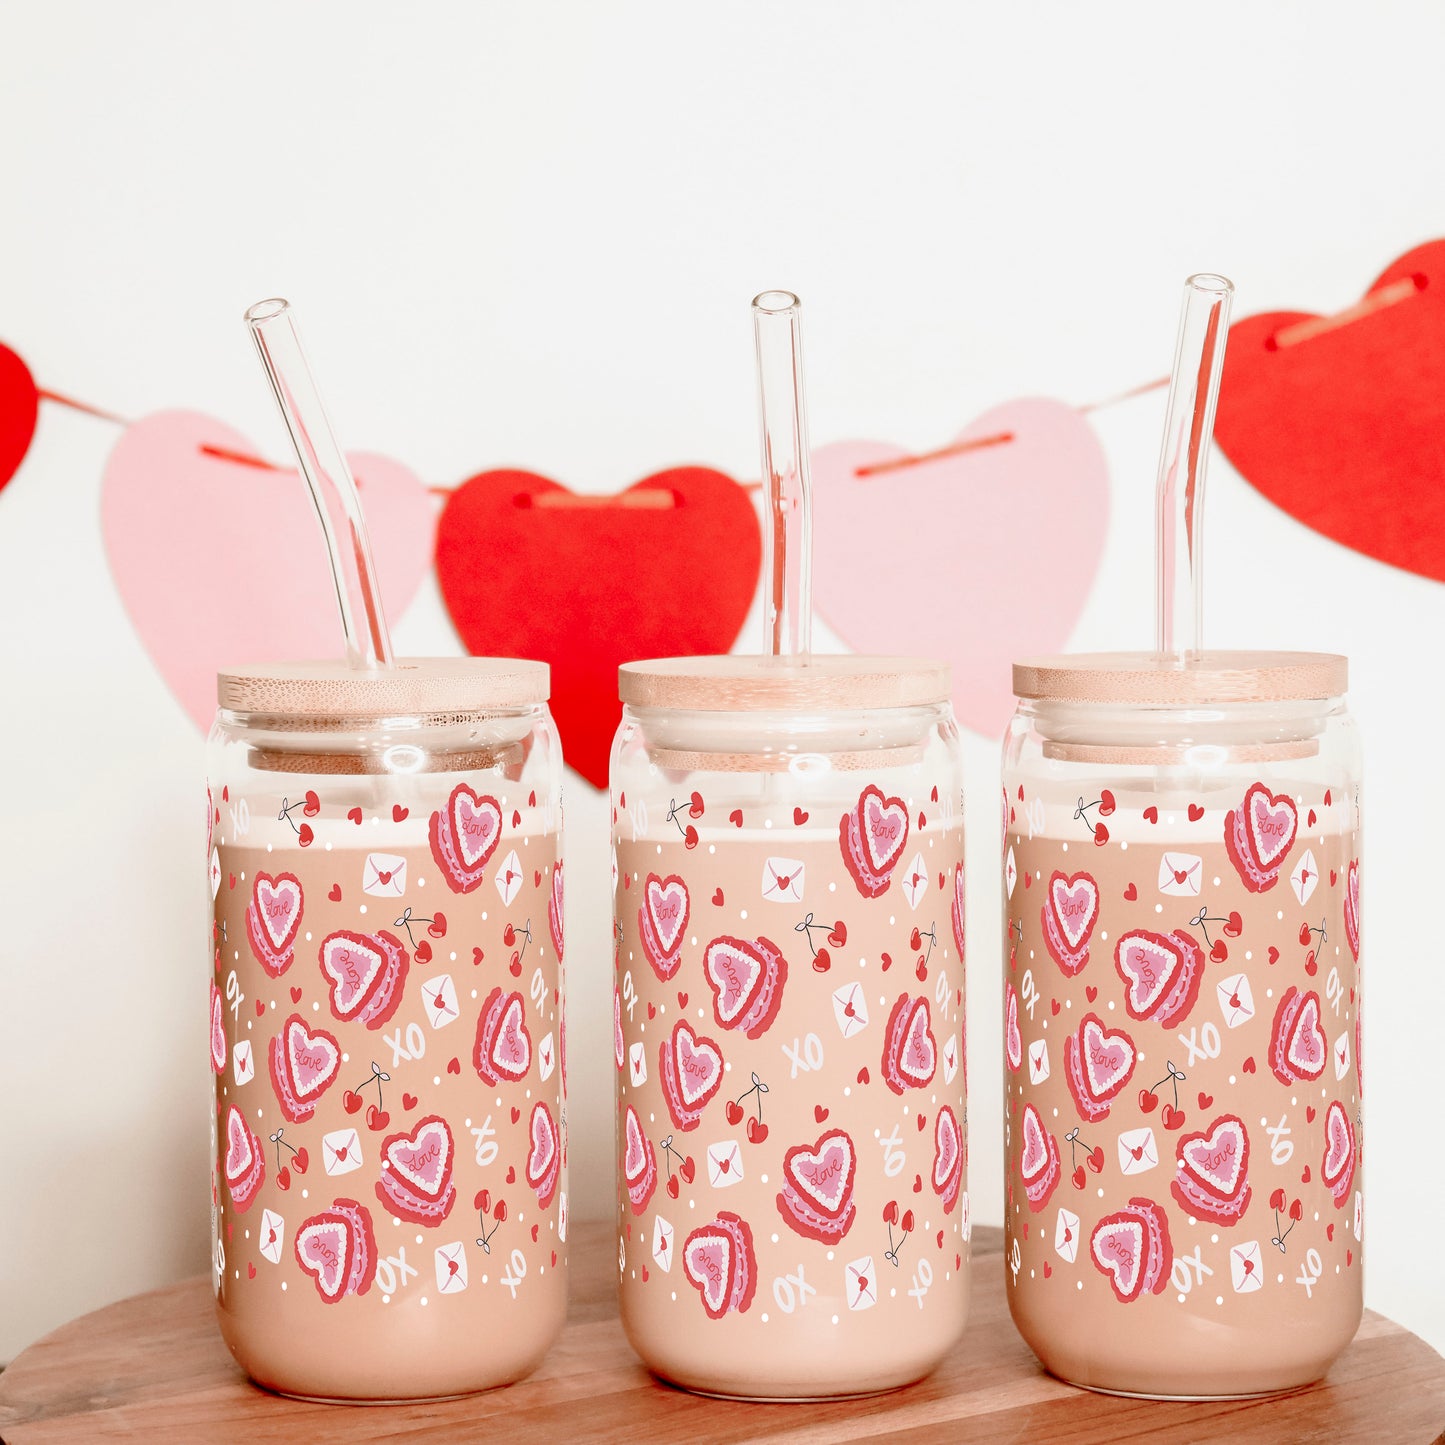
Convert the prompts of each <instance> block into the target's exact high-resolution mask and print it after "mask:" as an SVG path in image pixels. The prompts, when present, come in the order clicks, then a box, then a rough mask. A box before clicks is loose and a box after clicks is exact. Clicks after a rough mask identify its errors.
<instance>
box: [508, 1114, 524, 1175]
mask: <svg viewBox="0 0 1445 1445" xmlns="http://www.w3.org/2000/svg"><path fill="white" fill-rule="evenodd" d="M521 1117H522V1111H521V1110H520V1109H519V1108H518V1107H517V1106H516V1105H515V1104H513V1105H512V1123H514V1124H515V1123H516V1122H517V1120H518V1119H520V1118H521ZM511 1182H512V1181H511V1180H510V1179H509V1180H507V1183H508V1184H510V1183H511Z"/></svg>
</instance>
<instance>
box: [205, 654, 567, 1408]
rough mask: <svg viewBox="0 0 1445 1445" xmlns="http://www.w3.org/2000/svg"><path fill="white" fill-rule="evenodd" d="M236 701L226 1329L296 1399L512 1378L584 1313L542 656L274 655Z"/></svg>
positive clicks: (226, 891) (223, 805)
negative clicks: (572, 1250)
mask: <svg viewBox="0 0 1445 1445" xmlns="http://www.w3.org/2000/svg"><path fill="white" fill-rule="evenodd" d="M218 692H219V701H220V709H219V712H218V713H217V717H216V723H215V726H214V728H213V729H212V732H211V737H210V742H209V756H208V775H209V781H208V799H207V827H208V848H207V852H208V856H209V863H210V886H211V895H212V898H213V901H214V916H213V923H212V936H211V960H212V974H211V988H210V1038H211V1065H212V1069H213V1074H214V1108H213V1110H212V1116H211V1117H212V1131H213V1148H212V1161H213V1170H212V1184H211V1200H212V1225H213V1228H212V1233H213V1245H214V1262H213V1263H214V1269H213V1278H214V1284H215V1290H216V1305H217V1312H218V1316H219V1321H220V1327H221V1333H222V1335H223V1336H224V1337H225V1340H226V1343H227V1344H228V1345H229V1347H230V1349H231V1352H232V1354H233V1355H234V1356H235V1357H236V1359H237V1360H238V1361H239V1362H240V1364H241V1365H242V1366H243V1368H244V1369H245V1370H246V1371H247V1372H248V1373H249V1374H250V1375H251V1376H252V1378H253V1379H255V1380H256V1381H257V1382H259V1383H260V1384H262V1385H265V1386H268V1387H269V1388H271V1389H274V1390H278V1391H281V1392H283V1393H286V1394H293V1395H300V1396H306V1397H311V1398H318V1399H330V1400H387V1399H417V1398H429V1397H440V1396H447V1395H456V1394H462V1393H466V1392H469V1391H474V1390H481V1389H485V1388H488V1387H490V1386H493V1385H500V1384H505V1383H508V1382H510V1381H512V1380H515V1379H517V1378H519V1377H520V1376H521V1375H524V1374H525V1373H526V1372H527V1371H529V1370H530V1369H532V1368H533V1367H534V1366H535V1365H536V1364H537V1363H538V1361H539V1360H540V1359H541V1358H542V1355H543V1354H544V1353H545V1352H546V1350H547V1348H548V1346H549V1345H550V1344H551V1343H552V1341H553V1340H554V1339H555V1338H556V1336H557V1334H558V1332H559V1330H560V1329H561V1326H562V1321H563V1316H564V1313H565V1309H566V1296H567V1249H566V1237H567V1176H566V1087H565V1077H566V1070H565V1044H564V1035H563V1012H562V991H563V978H562V951H563V925H562V858H561V852H560V839H561V771H562V759H561V753H560V748H559V743H558V738H557V732H556V728H555V727H554V725H553V723H552V719H551V716H550V714H549V712H548V709H547V692H548V672H547V668H546V667H545V666H544V665H543V664H541V663H534V662H513V661H506V660H498V659H481V658H478V659H450V660H403V661H400V662H398V663H397V665H396V666H395V667H394V668H393V669H391V670H388V671H380V670H378V671H371V672H365V671H353V670H352V669H350V668H348V667H346V666H345V665H344V664H340V663H327V662H322V663H297V664H282V665H276V666H266V667H256V668H250V669H246V670H244V671H236V672H232V673H224V674H222V675H221V677H220V680H219V688H218ZM539 1226H540V1227H539Z"/></svg>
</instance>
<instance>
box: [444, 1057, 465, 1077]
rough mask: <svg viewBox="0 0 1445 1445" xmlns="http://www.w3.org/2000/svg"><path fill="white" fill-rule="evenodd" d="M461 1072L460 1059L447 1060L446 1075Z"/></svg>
mask: <svg viewBox="0 0 1445 1445" xmlns="http://www.w3.org/2000/svg"><path fill="white" fill-rule="evenodd" d="M461 1071H462V1061H461V1060H460V1059H456V1058H453V1059H448V1060H447V1073H449V1074H459V1073H461Z"/></svg>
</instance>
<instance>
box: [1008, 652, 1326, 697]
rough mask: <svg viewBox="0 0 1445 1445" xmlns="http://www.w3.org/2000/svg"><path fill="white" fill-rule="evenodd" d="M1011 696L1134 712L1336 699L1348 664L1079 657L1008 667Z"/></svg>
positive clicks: (1322, 658)
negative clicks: (1117, 706)
mask: <svg viewBox="0 0 1445 1445" xmlns="http://www.w3.org/2000/svg"><path fill="white" fill-rule="evenodd" d="M1013 675H1014V694H1015V695H1016V696H1017V697H1021V698H1035V699H1039V700H1041V701H1047V702H1084V703H1120V704H1123V705H1126V706H1135V707H1168V706H1177V705H1181V704H1189V703H1198V704H1205V705H1207V704H1211V703H1230V702H1304V701H1311V700H1320V699H1323V698H1330V697H1340V696H1342V695H1343V694H1344V692H1345V689H1346V687H1347V686H1348V683H1349V660H1348V659H1347V658H1344V657H1341V656H1339V655H1338V654H1336V653H1332V652H1204V653H1201V654H1200V656H1199V660H1198V662H1195V663H1191V664H1190V665H1189V666H1187V667H1178V666H1176V665H1175V664H1174V663H1173V662H1172V661H1171V660H1170V659H1169V658H1167V657H1163V656H1161V655H1160V654H1158V653H1154V652H1081V653H1074V654H1065V655H1061V656H1058V657H1032V658H1025V659H1024V660H1023V661H1021V662H1016V663H1014V668H1013Z"/></svg>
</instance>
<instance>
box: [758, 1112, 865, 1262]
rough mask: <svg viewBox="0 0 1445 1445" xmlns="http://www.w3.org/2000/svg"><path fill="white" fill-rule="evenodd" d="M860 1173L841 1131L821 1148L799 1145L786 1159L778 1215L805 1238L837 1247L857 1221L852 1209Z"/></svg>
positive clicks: (830, 1133)
mask: <svg viewBox="0 0 1445 1445" xmlns="http://www.w3.org/2000/svg"><path fill="white" fill-rule="evenodd" d="M857 1172H858V1157H857V1154H856V1152H855V1151H854V1148H853V1141H852V1139H851V1138H849V1136H848V1135H847V1134H846V1133H845V1132H844V1131H843V1130H842V1129H830V1130H829V1131H828V1132H827V1133H826V1134H824V1135H823V1137H822V1138H821V1139H819V1140H818V1142H817V1143H816V1144H812V1145H808V1144H795V1145H794V1146H793V1147H792V1148H791V1149H789V1150H788V1152H787V1153H786V1154H785V1155H784V1156H783V1187H782V1189H781V1190H780V1191H779V1193H778V1211H779V1213H780V1214H781V1215H782V1216H783V1219H784V1220H785V1221H786V1223H787V1224H788V1226H789V1227H790V1228H791V1229H793V1230H794V1231H795V1232H796V1233H798V1234H801V1235H803V1236H804V1237H805V1238H808V1239H816V1240H818V1241H819V1242H820V1243H822V1244H836V1243H837V1242H838V1241H839V1240H840V1239H842V1238H843V1236H844V1235H845V1234H847V1233H848V1231H849V1230H850V1229H851V1228H852V1227H853V1220H854V1219H855V1218H856V1217H857V1213H858V1208H857V1206H856V1205H855V1204H854V1203H853V1180H854V1178H855V1176H856V1174H857Z"/></svg>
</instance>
